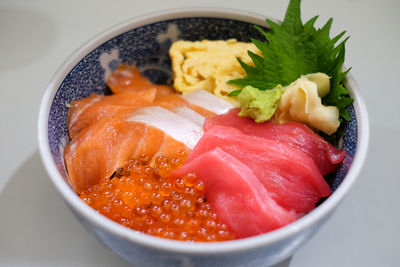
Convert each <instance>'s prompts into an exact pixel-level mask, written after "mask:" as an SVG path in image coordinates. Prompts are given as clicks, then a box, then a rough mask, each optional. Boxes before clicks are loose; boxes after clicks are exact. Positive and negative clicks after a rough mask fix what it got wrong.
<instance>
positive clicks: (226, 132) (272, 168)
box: [186, 125, 331, 213]
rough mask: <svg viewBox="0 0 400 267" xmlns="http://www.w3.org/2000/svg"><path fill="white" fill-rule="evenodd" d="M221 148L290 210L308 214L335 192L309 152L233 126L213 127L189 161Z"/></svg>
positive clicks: (194, 150)
mask: <svg viewBox="0 0 400 267" xmlns="http://www.w3.org/2000/svg"><path fill="white" fill-rule="evenodd" d="M217 147H218V148H221V149H222V150H224V151H225V152H227V153H229V154H230V155H232V156H234V157H235V158H237V159H238V160H239V161H241V162H242V163H243V164H245V165H246V166H248V167H249V168H250V169H251V170H252V172H253V173H254V175H256V177H257V178H258V179H259V180H260V182H261V184H263V186H264V187H265V188H266V190H267V191H268V192H269V194H270V196H271V197H272V198H273V199H274V200H275V201H276V202H277V203H278V204H279V205H281V206H282V207H284V208H286V209H288V210H294V211H296V212H297V213H305V212H308V211H310V210H311V209H313V208H314V207H315V204H316V203H317V202H318V200H319V199H320V198H321V197H326V196H329V195H330V193H331V189H330V187H329V185H328V184H327V183H326V181H325V179H324V178H323V177H322V175H321V174H320V172H319V170H318V168H317V167H316V165H315V163H314V162H313V161H312V159H311V158H310V157H308V156H307V155H306V154H305V153H303V152H301V151H300V150H298V149H296V148H293V147H291V146H289V145H286V144H283V143H280V142H276V141H274V140H270V139H265V138H260V137H255V136H250V135H246V134H243V133H242V132H240V131H239V130H237V129H235V128H233V127H227V126H220V125H216V126H214V127H212V128H210V129H209V130H208V131H206V132H205V133H204V135H203V136H202V138H201V139H200V141H199V142H198V143H197V145H196V146H195V148H194V149H193V150H192V152H191V153H190V154H189V155H188V157H187V160H186V161H187V162H190V161H192V160H195V159H196V158H197V157H199V156H201V155H202V154H203V153H205V152H207V151H210V150H213V149H215V148H217ZM207 167H208V166H207Z"/></svg>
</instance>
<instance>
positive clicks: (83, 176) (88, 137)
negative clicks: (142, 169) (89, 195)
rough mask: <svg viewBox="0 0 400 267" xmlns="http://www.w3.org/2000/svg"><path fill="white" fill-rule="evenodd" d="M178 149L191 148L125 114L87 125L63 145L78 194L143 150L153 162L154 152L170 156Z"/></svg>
mask: <svg viewBox="0 0 400 267" xmlns="http://www.w3.org/2000/svg"><path fill="white" fill-rule="evenodd" d="M155 138H157V139H155ZM177 151H183V152H185V153H188V152H189V151H190V149H189V148H188V147H187V146H186V145H185V144H183V143H181V142H179V141H176V140H175V139H173V138H171V137H169V136H167V137H166V135H165V133H164V132H162V131H161V130H159V129H154V128H153V127H152V126H149V125H146V124H144V123H141V122H134V121H127V120H126V117H125V115H124V116H115V117H113V118H104V119H101V120H99V121H97V122H96V123H94V124H92V125H90V126H89V127H86V128H85V129H84V130H82V131H81V132H80V133H79V134H78V135H77V136H76V137H75V138H74V139H72V140H71V142H70V143H69V144H68V145H67V146H66V148H65V150H64V159H65V164H66V167H67V171H68V175H69V178H70V182H71V185H72V186H73V188H74V190H75V192H77V193H78V194H79V193H80V192H81V191H82V190H85V189H86V188H88V187H90V186H94V185H96V184H97V183H98V182H100V181H101V180H102V179H108V178H109V177H110V176H111V175H112V174H113V173H114V171H115V170H116V169H117V168H118V167H121V166H124V165H125V164H126V163H127V162H128V161H129V160H130V159H133V158H135V157H136V158H137V157H139V156H141V155H142V154H143V153H146V156H148V158H149V160H151V162H154V160H153V158H154V157H155V156H156V155H163V156H167V157H171V155H176V153H177Z"/></svg>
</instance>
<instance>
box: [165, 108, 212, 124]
mask: <svg viewBox="0 0 400 267" xmlns="http://www.w3.org/2000/svg"><path fill="white" fill-rule="evenodd" d="M172 112H174V113H175V114H177V115H179V116H182V117H184V118H186V119H188V120H190V121H192V122H194V123H195V124H197V125H199V126H200V127H203V124H204V121H205V119H206V118H205V117H204V116H202V115H200V114H199V113H197V112H196V111H194V110H193V109H190V108H188V107H186V106H182V107H176V108H174V109H173V110H172Z"/></svg>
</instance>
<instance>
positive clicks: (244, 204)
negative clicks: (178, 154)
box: [171, 148, 296, 238]
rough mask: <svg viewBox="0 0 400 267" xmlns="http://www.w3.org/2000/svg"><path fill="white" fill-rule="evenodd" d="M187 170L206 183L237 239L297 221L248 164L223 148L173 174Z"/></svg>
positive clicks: (209, 195) (212, 200)
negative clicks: (273, 196) (279, 203)
mask: <svg viewBox="0 0 400 267" xmlns="http://www.w3.org/2000/svg"><path fill="white" fill-rule="evenodd" d="M188 173H195V174H196V175H197V176H198V177H199V178H200V179H201V180H202V181H203V182H204V184H205V186H206V195H205V196H206V199H207V202H209V203H210V204H211V205H212V207H213V208H214V210H215V212H216V213H217V215H218V217H219V218H220V220H221V222H223V223H224V224H226V225H227V226H228V228H229V229H230V230H231V231H232V232H233V233H234V234H235V235H236V237H238V238H244V237H249V236H254V235H258V234H261V233H266V232H269V231H272V230H275V229H277V228H280V227H282V226H285V225H287V224H289V223H291V222H293V221H295V220H296V214H295V213H294V212H293V211H288V210H286V209H284V208H282V207H281V206H279V205H278V204H277V203H276V202H275V201H274V200H273V199H272V198H271V197H270V196H269V194H268V192H267V190H266V189H265V188H264V187H263V186H262V185H261V183H260V181H259V180H258V178H257V177H256V176H255V175H254V174H253V172H252V171H251V170H250V169H249V168H248V167H247V166H246V165H245V164H243V163H242V162H240V161H239V160H237V159H236V158H235V157H233V156H231V155H230V154H228V153H226V152H224V151H223V150H221V149H220V148H215V149H213V150H210V151H208V152H206V153H204V154H201V155H200V156H198V157H196V158H195V159H193V160H192V161H190V162H188V163H185V164H184V165H183V166H182V167H181V168H179V169H178V170H176V171H174V172H172V174H171V177H183V176H185V175H187V174H188Z"/></svg>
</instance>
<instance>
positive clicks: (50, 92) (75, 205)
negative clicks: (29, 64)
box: [37, 7, 369, 254]
mask: <svg viewBox="0 0 400 267" xmlns="http://www.w3.org/2000/svg"><path fill="white" fill-rule="evenodd" d="M190 17H210V18H225V19H233V20H239V21H244V22H249V23H254V24H259V25H265V26H267V27H268V25H267V23H266V22H265V19H266V18H268V19H270V20H272V21H277V22H279V21H278V20H276V19H273V18H269V17H267V16H264V15H261V14H256V13H252V12H247V11H241V10H235V9H227V8H214V7H211V8H210V7H198V8H180V9H170V10H164V11H160V12H155V13H150V14H147V15H144V16H140V17H137V18H133V19H130V20H127V21H125V22H122V23H120V24H118V25H116V26H114V27H111V28H109V29H107V30H105V31H103V32H102V33H100V34H98V35H96V36H95V37H93V38H91V39H90V40H89V41H87V42H86V43H85V44H83V45H82V46H81V47H79V48H78V49H77V50H75V51H74V52H73V53H72V54H71V55H70V56H69V57H68V58H67V59H66V60H65V61H64V63H63V64H62V65H61V66H60V67H59V69H58V70H57V71H56V73H55V74H54V76H53V77H52V79H51V81H50V83H49V85H48V87H47V89H46V92H45V94H44V96H43V98H42V101H41V108H40V111H39V118H38V128H37V130H38V142H39V150H40V155H41V158H42V161H43V164H44V166H45V168H46V171H47V173H48V175H49V176H50V179H51V180H52V182H53V184H54V185H55V187H56V188H57V190H58V191H59V192H60V193H61V195H62V196H63V198H64V200H65V201H66V202H67V203H68V205H69V206H70V207H71V208H72V209H73V210H75V211H76V212H78V213H79V214H80V215H81V216H82V217H84V218H85V219H86V220H88V221H89V222H90V223H91V224H94V225H95V226H96V227H99V228H101V229H104V230H106V231H108V232H110V233H112V234H113V235H115V236H118V237H119V238H122V239H125V240H127V241H129V242H133V243H136V244H140V245H142V246H146V247H151V248H153V249H160V250H163V251H170V252H179V253H190V254H204V253H207V254H220V253H230V252H235V251H244V250H251V249H255V248H258V247H263V246H267V245H270V244H273V243H276V242H281V241H283V240H285V239H287V238H290V237H291V236H294V235H296V234H298V233H300V232H301V231H303V230H305V229H308V228H310V227H311V226H312V225H314V224H317V223H319V222H320V221H323V220H324V218H325V217H328V215H330V214H331V213H332V212H333V211H334V210H335V208H336V207H337V206H338V204H339V203H340V202H341V201H342V200H343V198H344V197H345V195H346V194H347V193H348V191H349V190H350V188H351V187H352V185H353V184H354V182H355V181H356V179H357V177H358V175H359V173H360V171H361V168H362V166H363V164H364V161H365V159H366V155H367V150H368V144H369V119H368V114H367V108H366V105H365V101H364V99H363V97H362V96H361V91H360V89H359V87H358V85H357V83H356V81H355V79H354V78H353V76H352V75H351V73H348V74H347V77H346V81H345V85H346V87H347V88H348V89H349V92H350V94H351V96H352V97H353V98H354V100H355V101H354V103H353V106H354V109H355V114H356V119H357V127H358V133H357V135H358V139H357V140H358V141H357V150H356V153H355V155H354V158H353V162H352V165H351V168H350V169H349V171H348V173H347V175H346V177H345V179H344V180H343V181H342V183H341V184H340V186H339V187H338V188H337V189H336V190H335V192H334V193H333V194H332V195H331V196H330V197H329V198H328V199H326V200H325V201H324V202H323V203H322V204H321V205H320V206H318V207H317V208H315V209H314V210H313V211H311V212H310V213H309V214H307V215H306V216H304V217H302V218H300V219H298V220H297V221H296V222H293V223H291V224H289V225H287V226H285V227H282V228H280V229H277V230H275V231H272V232H269V233H265V234H260V235H257V236H254V237H249V238H244V239H239V240H233V241H225V242H213V243H202V242H193V243H188V242H182V241H175V240H169V239H163V238H158V237H154V236H150V235H147V234H144V233H139V232H136V231H132V230H131V229H128V228H126V227H124V226H122V225H120V224H118V223H116V222H114V221H111V220H109V219H107V218H106V217H104V216H102V215H100V214H98V213H97V212H95V211H94V210H93V209H92V208H90V207H89V206H88V205H86V204H85V203H84V202H83V201H81V200H80V198H79V197H78V196H77V195H76V194H75V192H74V191H73V190H72V189H71V188H70V187H69V186H68V185H67V184H66V183H65V181H64V179H63V177H62V175H61V174H60V173H59V171H58V169H57V167H56V165H55V162H54V160H53V157H52V155H51V152H50V146H49V139H48V118H49V112H50V107H51V103H52V101H53V98H54V96H55V94H56V92H57V90H58V89H59V87H60V85H61V83H62V82H63V80H64V78H65V77H66V75H67V74H68V73H69V72H70V71H71V70H72V69H73V67H74V66H75V65H76V64H77V63H78V62H79V61H80V60H81V59H82V58H83V57H84V56H85V55H87V54H89V53H90V52H91V51H93V50H94V49H95V48H96V47H98V46H100V45H101V44H103V43H105V42H106V41H108V40H110V39H112V38H114V37H116V36H118V35H120V34H123V33H125V32H128V31H130V30H132V29H134V28H137V27H141V26H144V25H146V24H151V23H154V22H158V21H164V20H170V19H178V18H190Z"/></svg>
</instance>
